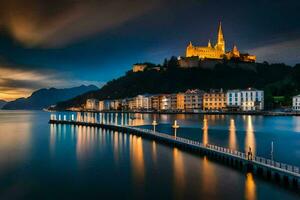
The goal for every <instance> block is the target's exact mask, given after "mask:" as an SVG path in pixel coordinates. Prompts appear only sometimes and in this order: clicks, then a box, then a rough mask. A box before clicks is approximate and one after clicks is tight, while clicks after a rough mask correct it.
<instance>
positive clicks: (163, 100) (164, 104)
mask: <svg viewBox="0 0 300 200" xmlns="http://www.w3.org/2000/svg"><path fill="white" fill-rule="evenodd" d="M159 110H171V95H169V94H163V95H161V96H160V97H159Z"/></svg>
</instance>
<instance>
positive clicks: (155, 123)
mask: <svg viewBox="0 0 300 200" xmlns="http://www.w3.org/2000/svg"><path fill="white" fill-rule="evenodd" d="M152 125H153V131H154V133H155V127H156V126H157V122H156V120H153V122H152Z"/></svg>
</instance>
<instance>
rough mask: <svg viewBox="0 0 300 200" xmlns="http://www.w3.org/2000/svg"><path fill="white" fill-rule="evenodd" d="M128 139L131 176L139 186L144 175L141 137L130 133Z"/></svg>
mask: <svg viewBox="0 0 300 200" xmlns="http://www.w3.org/2000/svg"><path fill="white" fill-rule="evenodd" d="M129 141H130V144H129V146H130V161H131V165H132V173H133V178H134V180H135V182H136V183H137V185H139V186H141V185H142V184H143V182H144V175H145V166H144V153H143V141H142V138H141V137H137V136H135V135H133V136H132V135H130V136H129Z"/></svg>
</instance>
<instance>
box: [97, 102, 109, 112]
mask: <svg viewBox="0 0 300 200" xmlns="http://www.w3.org/2000/svg"><path fill="white" fill-rule="evenodd" d="M110 106H111V103H110V100H102V101H99V108H98V110H99V111H104V110H110Z"/></svg>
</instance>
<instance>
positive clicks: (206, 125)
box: [202, 118, 208, 145]
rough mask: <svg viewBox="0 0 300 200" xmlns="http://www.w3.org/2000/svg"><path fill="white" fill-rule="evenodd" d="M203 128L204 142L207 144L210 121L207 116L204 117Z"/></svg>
mask: <svg viewBox="0 0 300 200" xmlns="http://www.w3.org/2000/svg"><path fill="white" fill-rule="evenodd" d="M202 129H203V136H202V143H203V144H205V145H206V144H207V143H208V123H207V119H206V118H204V119H203V128H202Z"/></svg>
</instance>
